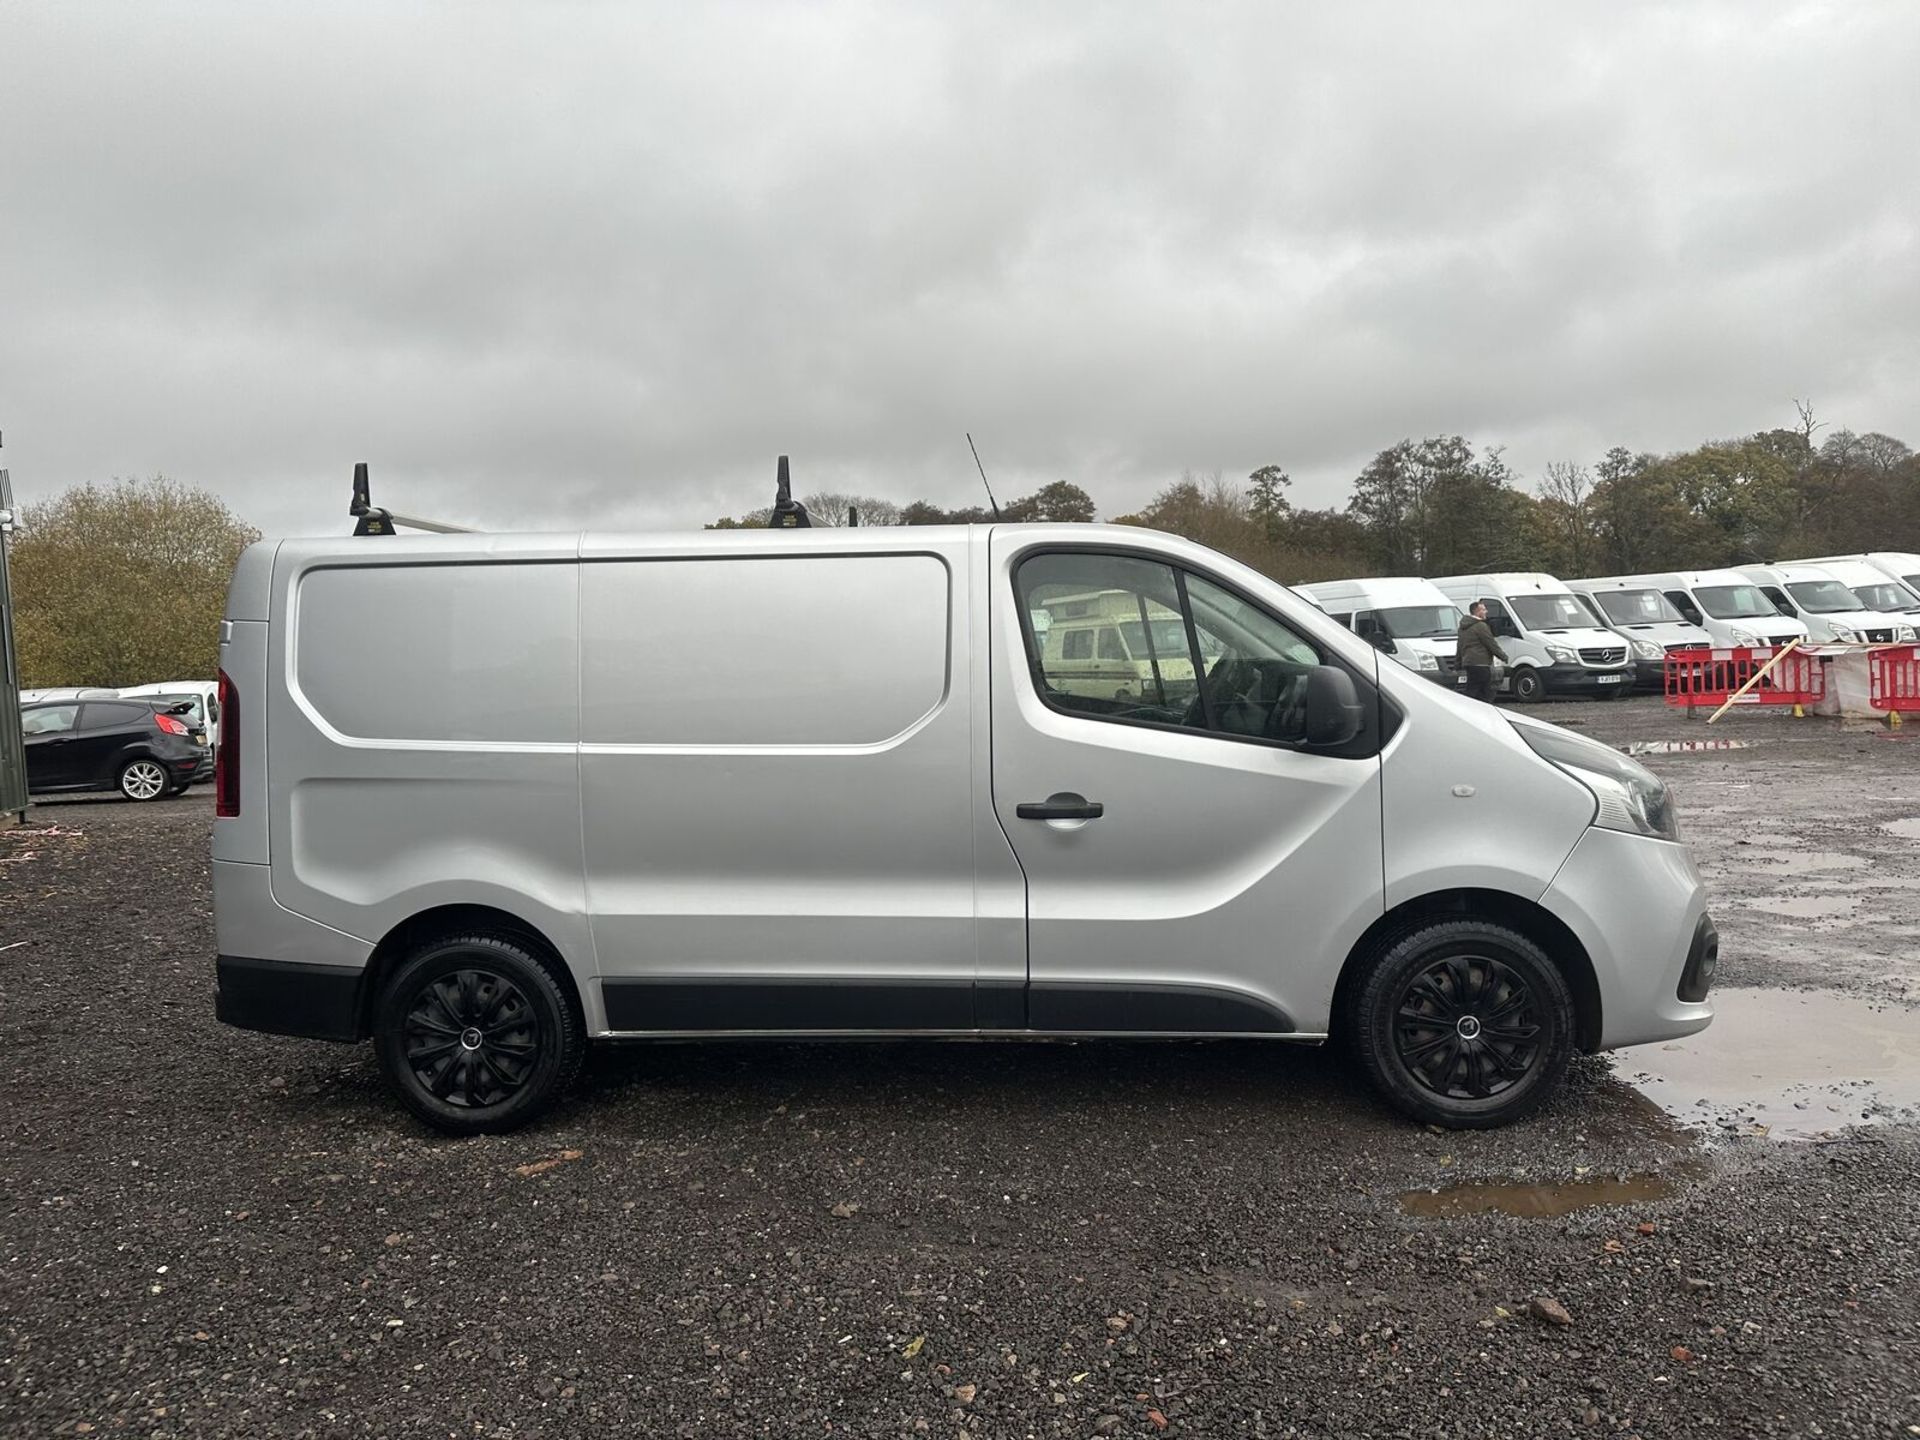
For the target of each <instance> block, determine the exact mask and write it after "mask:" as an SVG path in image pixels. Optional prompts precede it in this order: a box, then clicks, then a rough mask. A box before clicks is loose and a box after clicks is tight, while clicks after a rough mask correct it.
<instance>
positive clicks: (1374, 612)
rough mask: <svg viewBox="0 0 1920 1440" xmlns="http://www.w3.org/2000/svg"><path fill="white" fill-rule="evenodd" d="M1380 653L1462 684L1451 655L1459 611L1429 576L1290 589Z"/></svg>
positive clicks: (1425, 675)
mask: <svg viewBox="0 0 1920 1440" xmlns="http://www.w3.org/2000/svg"><path fill="white" fill-rule="evenodd" d="M1294 588H1295V589H1296V590H1297V591H1298V592H1299V593H1300V594H1302V595H1305V596H1306V597H1307V598H1308V599H1309V600H1311V601H1312V602H1313V603H1314V604H1316V605H1318V606H1319V607H1320V608H1321V609H1322V610H1324V611H1326V612H1327V614H1328V615H1330V616H1331V617H1332V618H1333V620H1334V621H1335V622H1336V623H1337V624H1341V625H1344V626H1346V627H1347V628H1348V629H1349V630H1351V631H1353V633H1354V634H1356V635H1358V636H1359V637H1360V638H1361V639H1362V640H1365V641H1367V642H1368V643H1369V644H1371V645H1373V646H1374V647H1375V648H1376V649H1378V650H1380V651H1381V652H1382V653H1383V654H1387V655H1391V656H1392V657H1393V658H1394V659H1395V660H1397V661H1399V662H1400V663H1401V664H1402V665H1404V666H1406V667H1407V669H1409V670H1412V671H1414V672H1415V673H1416V674H1418V675H1420V676H1421V677H1422V678H1423V679H1427V680H1432V681H1434V682H1435V683H1436V684H1440V685H1447V686H1460V685H1464V684H1466V680H1467V677H1466V673H1465V672H1464V671H1462V670H1461V668H1460V666H1459V664H1458V663H1457V662H1456V660H1455V658H1454V652H1455V651H1456V650H1457V649H1458V648H1459V645H1460V635H1459V631H1460V612H1459V611H1458V610H1456V609H1454V607H1453V602H1452V601H1451V600H1449V599H1447V597H1446V596H1445V595H1444V594H1442V593H1441V592H1440V590H1439V589H1438V588H1436V587H1435V585H1434V583H1433V582H1432V581H1431V580H1422V579H1420V578H1418V577H1417V576H1412V575H1400V576H1388V577H1380V578H1375V579H1371V580H1323V581H1319V582H1317V583H1315V584H1312V585H1297V586H1295V587H1294Z"/></svg>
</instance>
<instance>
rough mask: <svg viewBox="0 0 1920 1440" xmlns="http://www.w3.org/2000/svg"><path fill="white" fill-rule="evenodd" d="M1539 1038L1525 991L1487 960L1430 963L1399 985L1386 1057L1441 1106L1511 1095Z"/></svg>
mask: <svg viewBox="0 0 1920 1440" xmlns="http://www.w3.org/2000/svg"><path fill="white" fill-rule="evenodd" d="M1469 1032H1471V1033H1469ZM1542 1037H1543V1027H1542V1026H1541V1024H1540V1020H1539V1015H1538V1012H1537V1009H1536V1004H1535V997H1534V993H1533V988H1532V987H1531V986H1530V985H1529V984H1528V983H1527V980H1526V978H1525V977H1524V976H1522V975H1521V974H1520V972H1519V971H1517V970H1515V969H1514V968H1513V967H1512V966H1511V965H1508V964H1507V963H1506V962H1505V961H1502V960H1496V959H1494V958H1492V957H1491V956H1487V955H1473V954H1465V955H1449V956H1446V957H1444V958H1442V959H1438V960H1434V961H1432V962H1430V963H1429V964H1427V965H1426V966H1425V967H1424V968H1422V969H1420V970H1418V971H1416V972H1415V973H1414V975H1413V976H1412V978H1411V979H1409V980H1408V981H1407V984H1406V986H1405V987H1404V988H1403V989H1402V990H1401V992H1400V996H1399V999H1398V1000H1397V1001H1396V1002H1395V1005H1394V1010H1393V1049H1394V1054H1395V1055H1396V1056H1397V1057H1398V1058H1399V1061H1400V1063H1401V1065H1402V1066H1404V1067H1405V1068H1406V1071H1407V1074H1408V1075H1410V1076H1412V1077H1413V1080H1414V1083H1416V1084H1417V1085H1419V1086H1420V1087H1421V1088H1422V1089H1424V1090H1427V1091H1429V1092H1431V1093H1432V1094H1435V1095H1438V1096H1440V1097H1442V1098H1443V1099H1448V1100H1467V1101H1476V1100H1490V1099H1492V1098H1494V1097H1495V1096H1498V1095H1501V1094H1504V1093H1505V1092H1507V1091H1509V1090H1511V1089H1513V1087H1514V1086H1516V1085H1518V1084H1520V1083H1521V1082H1523V1081H1524V1080H1526V1078H1527V1077H1528V1075H1529V1074H1530V1073H1532V1071H1533V1069H1534V1066H1535V1063H1536V1062H1537V1061H1538V1059H1539V1058H1540V1054H1541V1040H1542Z"/></svg>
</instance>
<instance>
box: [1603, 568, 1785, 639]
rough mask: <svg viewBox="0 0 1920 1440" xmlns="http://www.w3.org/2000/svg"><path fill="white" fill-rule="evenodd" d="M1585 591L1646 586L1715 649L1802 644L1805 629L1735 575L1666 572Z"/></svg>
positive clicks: (1614, 578) (1608, 578)
mask: <svg viewBox="0 0 1920 1440" xmlns="http://www.w3.org/2000/svg"><path fill="white" fill-rule="evenodd" d="M1582 583H1583V584H1584V585H1586V586H1587V587H1588V588H1589V590H1607V589H1613V588H1615V587H1623V588H1626V589H1632V590H1642V589H1646V588H1648V587H1651V588H1653V589H1655V590H1658V591H1659V592H1660V593H1661V594H1662V595H1664V596H1666V597H1667V600H1668V602H1669V603H1670V604H1671V605H1672V606H1673V608H1674V609H1675V610H1677V611H1679V612H1680V617H1681V618H1682V619H1683V620H1685V621H1686V622H1687V623H1688V624H1690V625H1698V626H1699V627H1700V628H1701V629H1702V630H1705V631H1706V632H1707V634H1708V635H1709V636H1710V637H1712V640H1713V644H1714V648H1715V649H1722V650H1724V649H1738V648H1750V647H1753V646H1780V645H1787V644H1791V643H1792V642H1794V641H1796V640H1797V641H1800V642H1801V643H1802V644H1804V643H1805V642H1806V639H1807V627H1806V626H1805V625H1802V624H1801V623H1800V622H1799V621H1798V620H1796V619H1794V618H1793V617H1792V616H1791V615H1782V614H1781V613H1780V611H1779V610H1778V609H1777V608H1776V607H1775V606H1774V603H1773V602H1772V601H1771V600H1769V599H1767V597H1766V596H1765V595H1763V594H1761V593H1760V587H1759V586H1757V585H1755V584H1754V583H1753V582H1752V581H1751V580H1749V579H1748V578H1747V577H1746V576H1744V575H1742V574H1741V573H1740V572H1739V571H1738V570H1671V571H1667V572H1665V573H1660V574H1648V575H1605V576H1601V577H1600V578H1599V579H1596V580H1587V581H1583V582H1582Z"/></svg>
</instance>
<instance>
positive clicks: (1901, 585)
mask: <svg viewBox="0 0 1920 1440" xmlns="http://www.w3.org/2000/svg"><path fill="white" fill-rule="evenodd" d="M1782 563H1783V564H1787V565H1817V566H1819V567H1820V568H1821V569H1822V570H1824V571H1826V572H1827V573H1828V574H1829V575H1831V576H1833V578H1834V579H1836V580H1838V581H1839V582H1840V583H1841V584H1842V585H1844V586H1846V587H1847V588H1848V589H1849V590H1851V591H1852V592H1853V593H1854V594H1855V595H1857V596H1859V597H1860V603H1861V604H1862V605H1864V606H1866V608H1867V609H1869V610H1878V611H1879V612H1880V613H1881V614H1883V615H1908V616H1912V615H1920V555H1896V554H1890V553H1886V552H1882V553H1880V554H1875V555H1828V556H1825V557H1815V558H1813V559H1809V560H1787V561H1783V562H1782ZM1907 623H1908V624H1912V623H1914V622H1913V621H1911V620H1909V621H1907Z"/></svg>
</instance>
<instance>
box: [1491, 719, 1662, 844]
mask: <svg viewBox="0 0 1920 1440" xmlns="http://www.w3.org/2000/svg"><path fill="white" fill-rule="evenodd" d="M1507 723H1508V724H1510V725H1512V726H1513V728H1514V729H1515V730H1516V731H1518V732H1519V735H1520V738H1521V739H1522V740H1524V741H1526V742H1527V748H1528V749H1530V750H1532V751H1533V753H1534V754H1536V755H1538V756H1539V757H1540V758H1541V759H1542V760H1544V761H1546V762H1547V763H1548V764H1549V765H1552V766H1554V767H1555V768H1556V769H1560V770H1564V771H1566V773H1567V774H1569V775H1571V776H1572V777H1573V778H1574V779H1576V780H1578V781H1579V782H1580V783H1581V784H1582V785H1584V786H1586V787H1587V789H1589V790H1590V791H1592V792H1593V798H1594V801H1595V802H1596V804H1597V805H1598V806H1599V809H1598V810H1597V811H1596V813H1595V814H1594V817H1593V823H1594V824H1595V825H1598V826H1599V827H1600V828H1601V829H1603V830H1620V831H1624V832H1625V833H1626V834H1628V835H1651V836H1652V837H1653V838H1654V839H1656V840H1678V839H1679V838H1680V820H1679V817H1678V816H1676V815H1675V814H1674V812H1673V792H1672V791H1670V790H1668V789H1667V782H1666V781H1664V780H1662V779H1661V778H1660V777H1659V776H1658V775H1655V774H1654V773H1653V772H1652V771H1651V770H1649V769H1647V767H1646V766H1644V765H1641V764H1639V763H1637V762H1635V761H1633V760H1629V759H1628V758H1627V757H1626V756H1624V755H1622V754H1621V753H1620V752H1619V751H1618V750H1609V749H1608V748H1607V747H1606V746H1604V745H1601V744H1599V743H1598V742H1596V741H1593V740H1589V739H1587V738H1586V737H1585V736H1584V735H1573V734H1570V733H1568V732H1567V731H1565V730H1561V729H1559V728H1558V727H1556V726H1552V725H1543V724H1541V723H1540V722H1539V721H1537V720H1536V721H1526V720H1520V719H1516V718H1514V717H1511V716H1509V717H1508V720H1507Z"/></svg>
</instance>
